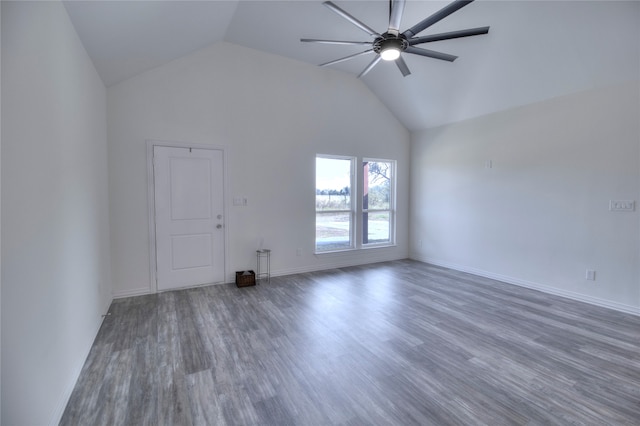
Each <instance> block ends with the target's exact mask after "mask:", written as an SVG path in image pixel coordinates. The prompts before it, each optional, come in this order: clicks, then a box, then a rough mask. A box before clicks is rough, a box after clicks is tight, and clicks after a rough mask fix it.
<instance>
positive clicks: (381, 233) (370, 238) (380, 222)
mask: <svg viewBox="0 0 640 426" xmlns="http://www.w3.org/2000/svg"><path fill="white" fill-rule="evenodd" d="M389 216H390V214H389V212H371V213H363V217H364V223H365V224H366V225H365V230H366V232H367V233H366V235H363V239H364V241H363V243H364V244H377V243H388V242H390V238H391V236H390V232H389V224H390V222H389Z"/></svg>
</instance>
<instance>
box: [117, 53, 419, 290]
mask: <svg viewBox="0 0 640 426" xmlns="http://www.w3.org/2000/svg"><path fill="white" fill-rule="evenodd" d="M107 99H108V138H109V171H110V173H109V188H110V189H109V190H110V215H111V243H112V252H111V253H112V278H113V283H114V294H115V295H116V296H125V295H131V294H140V293H146V292H149V291H152V289H153V288H154V287H153V284H152V283H151V282H150V272H149V235H148V234H149V232H148V210H147V168H146V164H147V163H146V151H145V140H147V139H157V140H169V141H179V142H191V143H199V144H212V145H218V146H224V147H226V149H227V150H226V152H227V156H228V163H227V176H228V182H227V187H228V193H227V199H226V203H227V205H228V212H229V215H228V216H229V217H228V218H227V220H226V229H227V232H228V247H227V253H228V259H227V260H228V262H227V266H228V268H227V271H226V275H227V280H228V281H229V282H232V281H233V279H234V276H233V273H234V271H236V270H244V269H247V268H255V262H256V260H255V250H256V248H258V246H259V243H260V240H261V239H264V245H265V247H269V248H271V249H272V257H271V263H272V264H271V268H272V272H273V274H274V275H278V274H288V273H293V272H301V271H308V270H314V269H321V268H330V267H335V266H344V265H351V264H358V263H366V262H373V261H382V260H388V259H398V258H406V257H407V256H408V207H407V206H408V166H409V139H410V136H409V133H408V131H407V130H406V129H405V128H404V127H403V126H402V125H401V124H400V123H399V122H398V121H397V120H396V119H395V117H393V116H392V115H391V114H390V112H389V111H388V110H387V109H386V108H385V107H384V106H383V105H382V104H381V103H380V101H379V100H378V99H377V98H376V97H374V96H373V95H372V94H371V92H370V91H369V90H368V89H367V88H366V86H364V84H362V82H361V81H359V80H357V79H355V78H354V77H353V76H351V75H346V74H343V73H340V72H336V71H332V70H329V69H324V68H319V67H316V66H312V65H309V64H304V63H301V62H297V61H293V60H289V59H285V58H282V57H279V56H274V55H270V54H266V53H261V52H258V51H255V50H252V49H248V48H245V47H241V46H236V45H232V44H228V43H219V44H216V45H213V46H211V47H209V48H206V49H204V50H201V51H198V52H196V53H194V54H192V55H189V56H187V57H185V58H182V59H179V60H177V61H175V62H172V63H170V64H168V65H165V66H163V67H160V68H157V69H155V70H152V71H150V72H147V73H145V74H142V75H139V76H137V77H134V78H132V79H130V80H127V81H125V82H123V83H120V84H118V85H115V86H112V87H110V88H109V89H108V91H107ZM316 153H321V154H344V155H354V156H360V157H362V156H368V157H374V158H391V159H396V160H397V161H398V171H399V173H398V175H399V176H398V189H399V190H398V229H397V236H398V238H397V241H398V245H397V247H394V248H386V249H372V250H365V251H361V252H350V253H346V254H345V253H341V254H340V255H329V254H327V255H321V256H315V255H314V254H313V250H314V237H315V235H314V232H315V231H314V229H315V222H314V221H315V217H314V196H315V195H314V194H315V176H314V167H315V154H316ZM238 196H243V197H247V199H248V206H246V207H237V206H232V205H231V201H232V200H233V197H238ZM297 248H301V249H302V255H301V256H297V255H296V249H297Z"/></svg>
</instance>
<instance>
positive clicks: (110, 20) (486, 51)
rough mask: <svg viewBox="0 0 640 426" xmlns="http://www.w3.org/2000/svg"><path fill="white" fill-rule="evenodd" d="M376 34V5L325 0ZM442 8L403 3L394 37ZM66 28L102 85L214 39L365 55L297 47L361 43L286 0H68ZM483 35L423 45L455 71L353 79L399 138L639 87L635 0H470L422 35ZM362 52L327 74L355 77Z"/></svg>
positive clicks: (414, 61)
mask: <svg viewBox="0 0 640 426" xmlns="http://www.w3.org/2000/svg"><path fill="white" fill-rule="evenodd" d="M334 3H336V4H337V5H338V6H340V7H341V8H343V9H344V10H346V11H348V12H349V13H350V14H351V15H353V16H354V17H356V18H358V19H359V20H360V21H362V22H364V23H365V24H367V25H368V26H370V27H372V28H374V29H376V30H377V31H379V32H384V31H386V28H387V26H388V13H389V3H388V1H385V0H362V1H361V0H334ZM447 4H448V2H441V1H412V0H409V1H407V4H406V7H405V11H404V15H403V19H402V25H401V30H404V29H406V28H408V27H410V26H412V25H414V24H416V23H417V22H419V21H421V20H422V19H424V18H425V17H427V16H429V15H431V14H432V13H434V12H436V11H438V10H439V9H441V8H442V7H444V6H445V5H447ZM65 7H66V9H67V11H68V13H69V16H70V18H71V21H72V22H73V25H74V26H75V28H76V30H77V32H78V34H79V36H80V38H81V40H82V42H83V43H84V45H85V48H86V49H87V52H88V54H89V56H90V57H91V58H92V60H93V62H94V64H95V66H96V68H97V70H98V73H99V74H100V76H101V77H102V79H103V81H104V83H105V84H106V85H107V86H111V85H113V84H116V83H118V82H120V81H123V80H125V79H127V78H129V77H132V76H134V75H136V74H138V73H141V72H144V71H146V70H149V69H151V68H154V67H157V66H160V65H162V64H164V63H166V62H169V61H171V60H174V59H177V58H179V57H181V56H184V55H186V54H188V53H190V52H193V51H195V50H198V49H200V48H203V47H206V46H208V45H210V44H212V43H216V42H220V41H226V42H229V43H234V44H238V45H242V46H246V47H250V48H253V49H257V50H261V51H264V52H268V53H272V54H275V55H281V56H284V57H288V58H292V59H296V60H299V61H303V62H307V63H310V64H320V63H323V62H327V61H331V60H333V59H338V58H341V57H344V56H347V55H350V54H352V53H356V52H359V51H362V50H365V48H363V47H362V46H343V45H326V44H309V43H301V42H300V38H319V39H341V40H362V41H368V40H371V37H370V36H368V35H367V34H366V33H365V32H363V31H362V30H361V29H359V28H358V27H356V26H354V25H352V24H351V23H350V22H348V21H347V20H345V19H343V18H341V17H340V16H338V15H336V14H335V13H333V12H332V11H331V10H329V9H328V8H327V7H325V6H323V4H322V0H286V1H271V0H260V1H249V0H235V1H217V0H216V1H100V0H97V1H69V2H65ZM481 26H490V27H491V29H490V32H489V34H487V35H480V36H474V37H467V38H462V39H456V40H447V41H439V42H434V43H429V44H428V46H427V45H423V46H424V47H428V48H429V49H432V50H437V51H441V52H445V53H450V54H454V55H457V56H459V58H458V59H457V60H456V61H455V62H452V63H450V62H445V61H441V60H437V59H431V58H425V57H421V56H416V55H410V54H403V57H404V59H405V61H406V63H407V65H408V66H409V68H410V70H411V73H412V74H411V75H409V76H407V77H403V76H402V74H401V73H400V71H399V70H398V69H397V67H396V66H395V65H394V64H393V63H387V62H383V61H381V62H380V63H379V64H378V65H377V66H376V67H375V68H373V70H372V71H371V72H369V73H368V74H367V75H365V76H364V77H362V81H363V82H364V84H366V85H367V86H368V87H369V89H370V90H371V91H372V92H374V93H375V94H376V96H378V98H379V99H380V100H381V101H382V102H383V103H384V104H385V105H386V106H387V107H388V108H389V109H390V110H391V111H392V112H393V113H394V114H395V115H396V116H397V117H398V119H399V120H400V121H401V122H402V123H403V124H404V125H405V126H406V127H407V128H408V129H410V130H419V129H424V128H427V127H433V126H437V125H441V124H445V123H451V122H455V121H460V120H463V119H467V118H472V117H476V116H479V115H483V114H487V113H491V112H495V111H500V110H504V109H508V108H512V107H515V106H519V105H525V104H528V103H532V102H537V101H541V100H545V99H549V98H552V97H556V96H561V95H565V94H569V93H573V92H578V91H582V90H588V89H592V88H597V87H601V86H606V85H609V84H616V83H620V82H624V81H630V80H638V79H639V78H640V2H638V1H627V2H622V1H515V0H514V1H488V0H477V1H475V2H473V3H471V4H470V5H468V6H466V7H464V8H462V9H461V10H459V11H458V12H456V13H454V14H452V15H450V16H448V17H447V18H445V19H443V20H442V21H440V22H438V23H437V24H435V25H433V26H432V27H430V28H428V29H427V30H425V31H424V32H423V33H421V34H420V35H428V34H434V33H440V32H447V31H453V30H459V29H466V28H475V27H481ZM372 57H373V56H372V55H371V54H370V55H363V56H360V57H357V58H354V59H352V60H348V61H344V62H341V63H338V64H335V65H332V66H331V67H332V68H334V69H336V70H340V71H343V72H345V73H349V74H352V75H353V78H354V79H355V78H356V76H357V75H358V74H359V73H360V72H361V71H362V70H363V69H364V68H365V66H366V65H367V64H368V63H369V62H370V61H371V59H372Z"/></svg>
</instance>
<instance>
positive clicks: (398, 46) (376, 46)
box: [373, 32, 409, 54]
mask: <svg viewBox="0 0 640 426" xmlns="http://www.w3.org/2000/svg"><path fill="white" fill-rule="evenodd" d="M408 46H409V42H407V38H406V37H405V36H403V35H402V34H398V35H394V34H390V33H388V32H387V33H384V34H382V35H381V36H380V37H378V38H376V39H375V40H374V41H373V51H374V52H376V53H378V54H379V53H380V52H382V51H383V50H387V49H395V50H398V51H400V52H403V51H404V50H405V49H406V48H407V47H408Z"/></svg>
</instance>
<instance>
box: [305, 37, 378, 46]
mask: <svg viewBox="0 0 640 426" xmlns="http://www.w3.org/2000/svg"><path fill="white" fill-rule="evenodd" d="M300 41H301V42H303V43H324V44H353V45H367V46H371V42H370V41H344V40H320V39H317V38H301V39H300Z"/></svg>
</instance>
